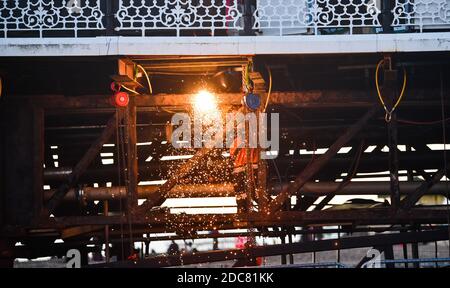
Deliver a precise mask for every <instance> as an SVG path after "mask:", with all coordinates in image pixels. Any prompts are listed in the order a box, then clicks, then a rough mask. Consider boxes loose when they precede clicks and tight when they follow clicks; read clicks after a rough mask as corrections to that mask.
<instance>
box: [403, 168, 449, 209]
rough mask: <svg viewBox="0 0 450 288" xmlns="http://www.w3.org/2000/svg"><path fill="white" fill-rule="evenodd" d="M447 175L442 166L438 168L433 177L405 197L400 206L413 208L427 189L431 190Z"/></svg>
mask: <svg viewBox="0 0 450 288" xmlns="http://www.w3.org/2000/svg"><path fill="white" fill-rule="evenodd" d="M444 175H445V169H444V168H442V169H440V170H438V171H437V172H436V173H435V174H434V175H433V177H431V179H429V180H427V181H424V182H423V183H422V184H421V185H420V186H419V187H417V189H415V190H414V192H413V193H410V194H409V195H408V196H407V197H406V198H405V199H403V200H402V201H401V202H400V206H401V208H402V209H405V210H409V209H411V208H412V207H413V206H414V205H415V204H416V203H417V201H419V200H420V198H421V197H422V196H423V195H425V193H426V192H427V191H429V190H430V189H431V188H432V187H433V186H434V185H436V183H438V182H439V181H440V180H441V178H442V177H443V176H444Z"/></svg>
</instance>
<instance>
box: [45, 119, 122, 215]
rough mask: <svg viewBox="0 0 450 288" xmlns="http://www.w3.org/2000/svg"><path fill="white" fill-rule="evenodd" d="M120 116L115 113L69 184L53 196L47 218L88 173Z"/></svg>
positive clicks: (82, 159) (81, 161)
mask: <svg viewBox="0 0 450 288" xmlns="http://www.w3.org/2000/svg"><path fill="white" fill-rule="evenodd" d="M120 115H121V114H116V113H115V114H114V116H113V117H112V118H111V119H110V120H109V121H108V124H107V125H106V128H105V129H104V130H103V132H102V133H101V135H100V136H99V137H98V138H97V140H96V141H95V142H94V143H92V145H91V147H90V148H89V150H88V151H87V152H86V154H84V156H83V158H81V160H80V161H79V162H78V163H77V165H76V166H75V168H74V169H73V170H72V173H70V175H68V178H67V182H66V183H64V184H63V185H61V186H60V187H59V188H58V190H57V191H56V192H55V194H53V195H52V197H51V198H50V200H49V201H48V202H47V204H46V211H45V214H46V215H47V216H48V215H50V214H51V213H52V212H53V211H54V209H55V208H56V207H57V206H58V204H59V203H60V202H61V201H62V199H63V198H64V195H66V194H67V192H68V191H69V189H70V188H71V187H72V186H73V185H74V184H75V183H76V182H77V180H78V179H79V177H80V176H81V174H83V173H84V172H85V171H86V169H87V168H88V166H89V164H91V162H92V160H93V159H94V158H95V157H96V156H97V154H98V153H99V152H100V149H101V148H102V147H103V145H104V144H105V143H106V142H107V141H108V140H109V138H110V137H111V135H113V134H114V132H115V128H116V124H117V123H116V122H117V119H118V117H121V116H120Z"/></svg>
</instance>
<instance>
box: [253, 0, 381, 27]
mask: <svg viewBox="0 0 450 288" xmlns="http://www.w3.org/2000/svg"><path fill="white" fill-rule="evenodd" d="M379 14H380V8H379V7H377V5H376V1H375V0H259V1H258V2H257V9H256V11H255V13H254V15H255V19H256V20H255V23H254V27H253V28H254V29H259V30H262V31H263V33H264V32H266V34H274V33H275V34H280V35H285V34H319V33H321V32H325V33H343V32H347V31H348V32H349V33H353V32H355V31H354V30H355V28H358V27H359V28H363V27H365V28H373V27H381V24H380V22H379V20H378V16H379ZM324 28H326V30H325V29H324Z"/></svg>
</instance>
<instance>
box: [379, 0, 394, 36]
mask: <svg viewBox="0 0 450 288" xmlns="http://www.w3.org/2000/svg"><path fill="white" fill-rule="evenodd" d="M393 2H394V1H392V0H382V3H381V26H382V27H383V33H392V32H393V29H392V26H391V24H392V20H393V19H394V15H393V14H392V8H393V6H392V3H393Z"/></svg>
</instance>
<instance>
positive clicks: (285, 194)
mask: <svg viewBox="0 0 450 288" xmlns="http://www.w3.org/2000/svg"><path fill="white" fill-rule="evenodd" d="M377 111H378V107H377V106H374V107H372V108H371V109H370V110H369V111H368V112H367V113H366V114H364V116H363V117H362V118H361V119H359V120H358V121H357V122H356V123H355V124H354V125H353V126H351V127H350V128H349V129H348V130H347V131H346V132H345V133H344V134H343V135H342V136H341V137H339V138H338V139H337V140H336V142H334V144H333V145H331V147H330V148H329V149H328V150H327V152H326V153H325V154H322V155H321V156H319V157H318V158H317V159H316V160H314V161H313V162H312V163H311V164H310V165H309V166H308V167H306V168H305V169H304V170H303V171H302V172H301V173H300V174H299V175H298V176H297V178H296V179H295V180H294V182H293V183H291V184H290V185H289V186H288V187H287V188H285V189H283V191H281V192H280V194H279V195H278V196H277V197H276V198H275V199H273V200H272V201H271V202H270V204H269V211H270V213H275V212H277V211H278V210H279V209H280V208H281V206H282V205H283V203H284V202H285V201H286V200H287V199H288V198H289V197H290V196H291V195H293V194H294V193H296V192H297V191H299V190H300V189H301V188H302V187H303V185H305V184H306V182H307V181H309V180H310V179H311V178H312V177H313V176H314V174H316V173H317V172H318V171H319V170H320V169H322V168H323V167H324V166H325V165H326V164H327V163H328V161H329V160H330V159H331V158H332V157H333V156H335V155H336V154H337V152H338V151H339V149H341V148H342V147H343V146H344V145H345V144H346V143H347V142H348V141H350V139H352V138H353V136H355V135H356V134H357V133H358V132H359V131H360V130H361V129H362V128H363V127H364V125H365V124H366V123H367V122H368V121H369V119H371V118H372V117H373V116H374V115H375V113H376V112H377Z"/></svg>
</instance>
